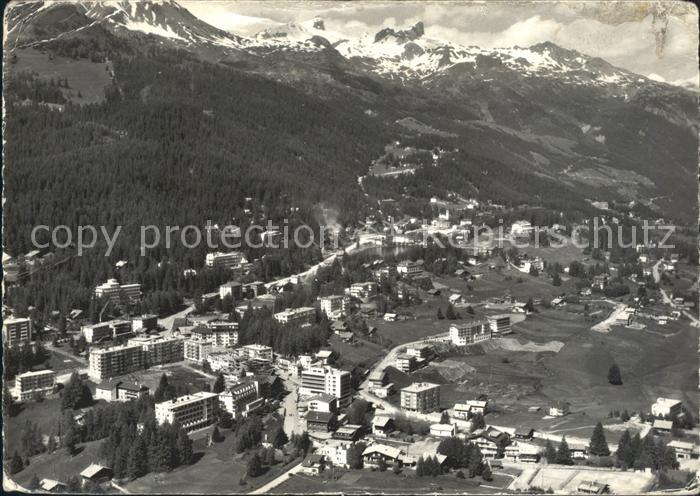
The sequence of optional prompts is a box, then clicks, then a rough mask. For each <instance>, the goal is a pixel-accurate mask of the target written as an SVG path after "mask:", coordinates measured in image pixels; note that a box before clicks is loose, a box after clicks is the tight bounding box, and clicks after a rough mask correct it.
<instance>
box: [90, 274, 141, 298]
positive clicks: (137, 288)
mask: <svg viewBox="0 0 700 496" xmlns="http://www.w3.org/2000/svg"><path fill="white" fill-rule="evenodd" d="M122 296H124V297H126V299H127V300H138V299H140V298H141V285H140V284H136V283H134V284H119V281H117V280H116V279H109V280H108V281H107V282H106V283H104V284H100V285H99V286H97V287H96V288H95V297H97V298H104V299H107V300H109V301H112V302H115V303H119V302H120V301H121V298H122Z"/></svg>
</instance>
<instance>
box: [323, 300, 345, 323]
mask: <svg viewBox="0 0 700 496" xmlns="http://www.w3.org/2000/svg"><path fill="white" fill-rule="evenodd" d="M319 301H320V302H321V311H322V312H323V313H325V314H326V317H328V318H329V319H339V318H341V317H344V316H346V315H348V311H349V310H350V298H348V297H347V296H343V295H333V296H322V297H320V298H319Z"/></svg>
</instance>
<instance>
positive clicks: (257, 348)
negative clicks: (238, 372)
mask: <svg viewBox="0 0 700 496" xmlns="http://www.w3.org/2000/svg"><path fill="white" fill-rule="evenodd" d="M236 351H237V352H238V357H239V358H241V359H243V360H262V361H265V362H271V361H272V348H270V347H269V346H265V345H264V344H247V345H245V346H241V347H240V348H237V349H236Z"/></svg>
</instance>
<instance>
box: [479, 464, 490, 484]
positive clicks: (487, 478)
mask: <svg viewBox="0 0 700 496" xmlns="http://www.w3.org/2000/svg"><path fill="white" fill-rule="evenodd" d="M481 478H482V479H484V480H485V481H492V480H493V475H491V468H490V467H489V466H488V465H484V468H483V470H482V471H481Z"/></svg>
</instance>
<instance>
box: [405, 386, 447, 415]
mask: <svg viewBox="0 0 700 496" xmlns="http://www.w3.org/2000/svg"><path fill="white" fill-rule="evenodd" d="M401 408H403V409H404V410H408V411H411V412H420V413H429V412H434V411H437V410H439V409H440V386H439V385H438V384H432V383H430V382H414V383H413V384H411V385H410V386H408V387H405V388H403V389H402V390H401Z"/></svg>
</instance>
